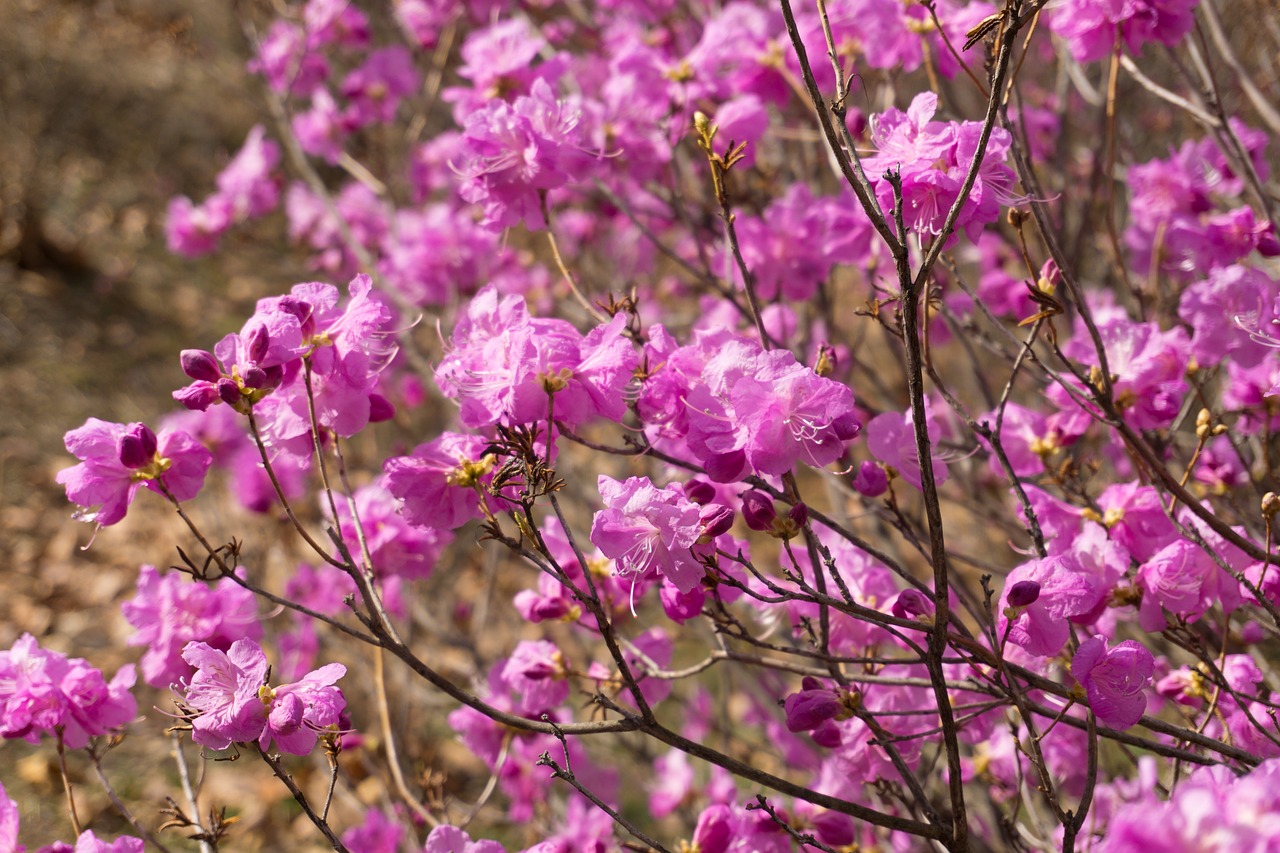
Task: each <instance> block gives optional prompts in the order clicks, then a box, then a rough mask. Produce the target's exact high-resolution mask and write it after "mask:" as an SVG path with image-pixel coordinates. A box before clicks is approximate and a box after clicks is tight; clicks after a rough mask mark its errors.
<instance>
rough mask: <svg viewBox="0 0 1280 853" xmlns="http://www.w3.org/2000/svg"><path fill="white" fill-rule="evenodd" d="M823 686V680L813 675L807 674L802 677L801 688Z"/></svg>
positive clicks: (810, 688)
mask: <svg viewBox="0 0 1280 853" xmlns="http://www.w3.org/2000/svg"><path fill="white" fill-rule="evenodd" d="M822 688H823V684H822V682H821V681H819V680H818V679H816V678H814V677H813V676H812V675H806V676H805V677H804V678H802V679H800V689H801V690H821V689H822Z"/></svg>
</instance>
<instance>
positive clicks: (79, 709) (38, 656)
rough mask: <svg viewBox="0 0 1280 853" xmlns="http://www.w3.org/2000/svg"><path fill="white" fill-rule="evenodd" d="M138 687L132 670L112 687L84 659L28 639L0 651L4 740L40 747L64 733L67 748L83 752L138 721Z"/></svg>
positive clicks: (127, 669)
mask: <svg viewBox="0 0 1280 853" xmlns="http://www.w3.org/2000/svg"><path fill="white" fill-rule="evenodd" d="M134 681H135V675H134V670H133V665H132V664H129V665H127V666H123V667H121V668H120V670H119V671H118V672H117V673H116V675H115V677H114V678H112V679H111V682H110V683H108V682H107V680H106V678H105V677H104V676H103V675H102V673H101V672H100V671H99V670H97V669H94V668H93V667H91V666H89V664H88V663H86V662H85V661H83V660H81V659H80V658H67V657H66V656H65V655H61V654H59V653H57V652H52V651H48V650H46V649H42V648H40V647H39V645H37V644H36V640H35V637H32V636H31V635H30V634H23V635H22V636H21V637H20V638H18V640H17V642H15V643H14V644H13V648H11V649H10V650H8V651H0V737H4V738H18V737H20V738H25V739H26V740H28V741H30V742H31V743H38V742H39V740H40V737H41V736H42V735H46V734H53V733H54V732H55V731H58V730H60V731H61V733H62V740H63V743H64V744H66V746H67V747H68V748H69V749H79V748H80V747H82V746H84V745H85V744H87V743H88V742H89V738H90V737H96V736H98V735H103V734H106V733H107V732H108V731H110V730H111V729H116V728H119V727H121V726H123V725H124V724H125V723H127V722H129V721H130V720H132V719H133V716H134V714H136V713H137V710H138V706H137V704H136V702H135V701H134V698H133V695H132V694H131V693H130V692H129V690H130V689H131V688H132V687H133V685H134Z"/></svg>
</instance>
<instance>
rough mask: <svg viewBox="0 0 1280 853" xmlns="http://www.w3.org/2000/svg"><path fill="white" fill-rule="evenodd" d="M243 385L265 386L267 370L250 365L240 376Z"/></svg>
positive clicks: (248, 386)
mask: <svg viewBox="0 0 1280 853" xmlns="http://www.w3.org/2000/svg"><path fill="white" fill-rule="evenodd" d="M242 379H243V380H244V387H246V388H254V389H261V388H266V387H267V372H266V371H265V370H263V369H262V368H261V367H250V368H249V369H248V370H246V371H245V372H244V376H243V377H242Z"/></svg>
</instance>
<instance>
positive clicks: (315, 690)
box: [258, 663, 347, 755]
mask: <svg viewBox="0 0 1280 853" xmlns="http://www.w3.org/2000/svg"><path fill="white" fill-rule="evenodd" d="M346 674H347V668H346V667H345V666H343V665H342V664H340V663H331V664H327V665H325V666H322V667H320V668H319V669H317V670H315V671H314V672H309V673H307V674H306V675H304V676H303V677H302V679H301V680H300V681H297V682H294V683H293V684H284V685H281V686H280V687H277V688H275V689H274V690H273V689H270V688H268V689H267V690H265V691H261V692H260V694H259V699H261V700H262V702H263V703H268V707H269V711H268V713H267V725H266V727H265V728H264V729H263V730H262V734H261V735H260V736H259V738H258V745H259V746H260V747H262V748H263V749H264V750H265V749H266V748H267V747H268V746H269V745H270V743H271V741H272V740H275V744H276V749H278V750H280V751H281V752H287V753H289V754H290V755H306V754H307V753H308V752H310V751H311V749H312V747H314V746H315V745H316V739H317V737H318V736H319V735H320V734H321V733H326V732H327V733H338V732H340V731H341V729H342V728H343V726H342V712H343V710H344V709H345V708H346V707H347V700H346V697H344V696H343V695H342V691H341V690H339V689H338V688H337V687H335V686H334V684H333V683H334V682H335V681H337V680H338V679H339V678H341V677H342V676H344V675H346Z"/></svg>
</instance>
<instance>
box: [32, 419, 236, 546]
mask: <svg viewBox="0 0 1280 853" xmlns="http://www.w3.org/2000/svg"><path fill="white" fill-rule="evenodd" d="M65 441H66V446H67V450H69V451H70V452H71V453H72V454H73V455H74V456H75V457H76V458H77V459H80V460H81V463H80V464H79V465H73V466H72V467H70V468H64V469H63V470H62V471H59V472H58V478H57V479H58V482H59V483H60V484H62V485H63V486H65V487H66V490H67V499H68V500H69V501H71V502H72V503H75V504H79V505H80V506H81V507H82V508H81V509H80V510H79V511H77V512H76V514H75V517H76V518H78V519H79V520H81V521H90V522H96V523H97V524H99V525H102V526H104V527H105V526H107V525H111V524H115V523H116V522H118V521H120V519H122V518H124V515H125V512H126V511H127V510H128V508H129V504H131V503H133V498H134V496H135V495H136V494H137V493H138V487H139V486H146V487H147V488H148V489H150V490H151V491H153V492H155V493H156V494H163V493H164V490H166V489H167V490H168V491H169V493H170V494H171V495H173V497H174V499H175V500H179V501H186V500H191V499H192V498H194V497H195V496H196V495H197V494H199V492H200V489H201V487H202V486H203V485H204V477H205V473H206V472H207V471H208V470H209V466H210V465H211V464H212V463H213V456H212V455H211V454H210V453H209V451H208V450H205V448H204V447H203V446H202V445H200V444H199V443H198V442H197V441H196V440H195V439H193V438H192V437H191V436H189V435H187V434H186V433H185V432H178V431H174V430H161V431H160V435H159V436H156V435H155V434H154V433H152V432H151V430H149V429H148V428H147V427H146V426H145V425H143V424H129V425H127V426H126V425H125V424H113V423H108V422H106V421H100V420H98V419H97V418H89V419H88V420H87V421H85V423H84V426H82V427H80V428H79V429H73V430H71V431H70V432H69V433H67V435H66V439H65ZM147 451H150V454H149V455H148V454H147Z"/></svg>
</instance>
